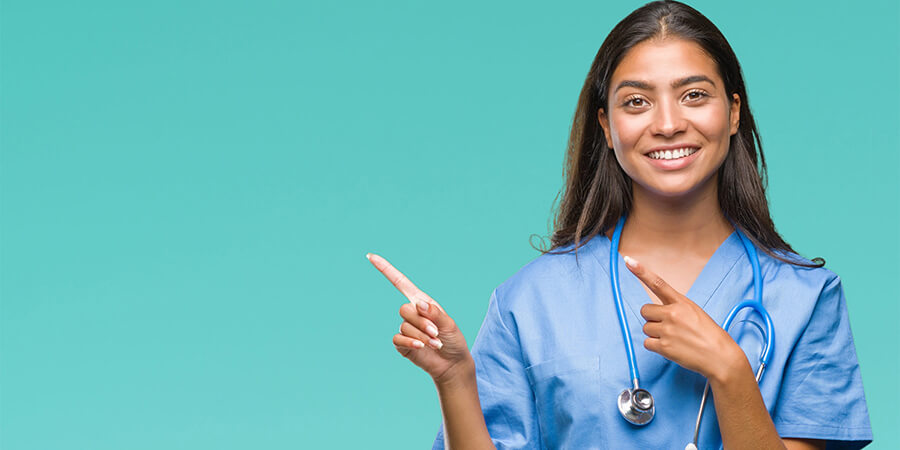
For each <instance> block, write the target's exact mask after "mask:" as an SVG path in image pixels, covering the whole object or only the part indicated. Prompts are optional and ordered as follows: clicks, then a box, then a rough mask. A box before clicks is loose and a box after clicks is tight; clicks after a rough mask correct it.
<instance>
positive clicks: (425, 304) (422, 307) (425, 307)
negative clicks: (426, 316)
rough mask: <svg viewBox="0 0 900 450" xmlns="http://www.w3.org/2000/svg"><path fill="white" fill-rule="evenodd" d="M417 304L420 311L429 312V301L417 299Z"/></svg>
mask: <svg viewBox="0 0 900 450" xmlns="http://www.w3.org/2000/svg"><path fill="white" fill-rule="evenodd" d="M416 306H418V307H419V311H422V312H428V302H423V301H422V300H417V301H416Z"/></svg>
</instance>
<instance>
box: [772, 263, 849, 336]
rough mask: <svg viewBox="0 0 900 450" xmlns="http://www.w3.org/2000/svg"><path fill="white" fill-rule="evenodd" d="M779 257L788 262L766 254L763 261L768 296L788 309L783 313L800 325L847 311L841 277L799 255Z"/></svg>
mask: <svg viewBox="0 0 900 450" xmlns="http://www.w3.org/2000/svg"><path fill="white" fill-rule="evenodd" d="M778 255H779V256H781V257H782V258H783V259H785V260H787V261H782V260H779V259H777V258H774V257H772V256H771V255H768V254H764V253H762V252H760V255H759V259H760V266H761V269H762V273H763V281H764V291H763V292H764V295H765V297H767V298H770V299H773V300H775V301H776V302H777V303H778V304H779V305H780V307H781V308H784V311H783V313H787V314H788V315H790V316H791V317H792V319H793V321H795V322H796V323H806V322H807V321H808V320H810V319H812V317H813V316H814V315H816V314H819V315H821V314H826V315H829V316H834V315H836V314H841V313H842V311H844V310H845V308H846V306H845V299H844V292H843V286H842V282H841V278H840V277H839V276H838V274H836V273H835V272H833V271H831V270H830V269H828V268H826V267H809V266H810V265H812V264H813V262H812V261H810V260H808V259H806V258H803V257H801V256H800V255H797V254H796V253H787V252H781V253H778ZM789 311H792V312H789ZM816 311H818V313H816ZM826 311H827V312H826ZM832 319H835V320H836V319H837V317H832Z"/></svg>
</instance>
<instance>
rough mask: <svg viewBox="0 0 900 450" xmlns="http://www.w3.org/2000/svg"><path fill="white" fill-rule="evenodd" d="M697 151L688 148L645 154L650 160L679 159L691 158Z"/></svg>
mask: <svg viewBox="0 0 900 450" xmlns="http://www.w3.org/2000/svg"><path fill="white" fill-rule="evenodd" d="M697 150H699V149H698V148H690V147H685V148H677V149H674V150H657V151H655V152H650V153H647V156H649V157H650V158H651V159H679V158H684V157H686V156H691V155H693V154H694V153H695V152H696V151H697Z"/></svg>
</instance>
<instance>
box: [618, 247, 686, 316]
mask: <svg viewBox="0 0 900 450" xmlns="http://www.w3.org/2000/svg"><path fill="white" fill-rule="evenodd" d="M623 259H625V265H626V266H628V270H630V271H631V273H633V274H634V275H635V276H637V277H638V279H640V280H641V281H643V282H644V284H645V285H647V287H648V288H650V290H651V291H653V293H654V294H656V296H657V297H659V300H660V301H662V302H663V304H664V305H671V304H672V303H678V302H680V301H681V299H682V297H683V296H682V295H681V294H680V293H679V292H678V291H676V290H675V288H673V287H672V286H669V283H666V280H663V279H662V277H660V276H659V275H657V274H655V273H653V272H651V271H650V270H648V269H647V268H646V267H644V265H643V264H641V263H639V262H638V261H637V260H636V259H634V258H630V257H628V256H624V257H623Z"/></svg>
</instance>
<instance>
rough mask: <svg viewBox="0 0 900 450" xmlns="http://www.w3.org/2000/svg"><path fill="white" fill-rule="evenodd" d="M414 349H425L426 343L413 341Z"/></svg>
mask: <svg viewBox="0 0 900 450" xmlns="http://www.w3.org/2000/svg"><path fill="white" fill-rule="evenodd" d="M413 347H415V348H423V347H425V343H424V342H422V341H413Z"/></svg>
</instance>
